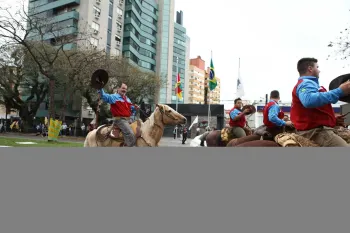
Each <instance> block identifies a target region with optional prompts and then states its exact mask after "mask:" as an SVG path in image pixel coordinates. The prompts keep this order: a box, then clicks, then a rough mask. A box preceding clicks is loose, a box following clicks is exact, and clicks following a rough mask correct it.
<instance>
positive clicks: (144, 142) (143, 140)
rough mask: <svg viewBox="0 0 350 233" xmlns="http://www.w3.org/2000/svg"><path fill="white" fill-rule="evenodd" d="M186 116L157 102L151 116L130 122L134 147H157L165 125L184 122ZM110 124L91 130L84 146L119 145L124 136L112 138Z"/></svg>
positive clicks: (121, 143) (122, 141)
mask: <svg viewBox="0 0 350 233" xmlns="http://www.w3.org/2000/svg"><path fill="white" fill-rule="evenodd" d="M185 123H186V118H185V117H184V116H183V115H181V114H180V113H178V112H177V111H175V110H174V109H172V108H171V107H169V106H167V105H162V104H157V107H156V109H155V110H154V112H153V113H152V114H151V116H150V117H149V118H148V119H147V120H146V121H145V122H144V123H142V122H141V121H140V120H139V121H135V122H134V123H132V124H131V128H132V129H133V131H134V133H135V136H136V147H157V146H158V143H159V141H160V139H161V138H162V136H163V133H164V126H165V125H178V124H185ZM110 131H111V126H108V125H102V126H100V127H99V128H97V129H94V130H93V131H91V132H90V133H89V134H88V135H87V136H86V139H85V142H84V147H121V146H122V145H123V144H124V138H123V135H122V133H120V135H119V138H117V139H112V138H111V137H110V136H109V134H110Z"/></svg>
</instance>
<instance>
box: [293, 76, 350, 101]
mask: <svg viewBox="0 0 350 233" xmlns="http://www.w3.org/2000/svg"><path fill="white" fill-rule="evenodd" d="M301 79H303V80H304V81H303V82H302V83H300V84H299V85H298V87H297V89H296V94H297V96H298V98H299V99H300V102H301V103H302V105H303V106H304V107H305V108H318V107H322V106H324V105H326V104H335V103H337V102H338V100H339V98H340V97H342V96H343V95H344V92H343V91H342V90H341V89H340V88H339V87H338V88H336V89H333V90H331V91H328V92H319V89H320V85H319V82H318V78H316V77H313V76H302V77H300V78H299V79H298V80H301Z"/></svg>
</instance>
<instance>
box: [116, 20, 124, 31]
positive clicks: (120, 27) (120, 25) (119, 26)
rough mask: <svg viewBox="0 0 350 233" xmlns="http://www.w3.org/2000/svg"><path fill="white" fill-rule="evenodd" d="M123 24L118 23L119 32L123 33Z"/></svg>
mask: <svg viewBox="0 0 350 233" xmlns="http://www.w3.org/2000/svg"><path fill="white" fill-rule="evenodd" d="M122 27H123V26H122V24H121V23H119V22H117V30H118V31H121V30H122Z"/></svg>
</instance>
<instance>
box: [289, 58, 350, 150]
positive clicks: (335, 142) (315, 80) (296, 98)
mask: <svg viewBox="0 0 350 233" xmlns="http://www.w3.org/2000/svg"><path fill="white" fill-rule="evenodd" d="M297 68H298V72H299V74H300V77H299V79H298V82H297V84H296V85H295V86H294V89H293V92H292V108H291V114H290V115H291V120H292V122H293V124H294V126H295V128H296V130H297V134H299V135H300V136H303V137H305V138H307V139H310V140H313V141H315V142H316V143H317V144H319V145H320V146H321V147H348V146H349V145H348V143H347V142H346V141H345V140H343V139H342V138H341V137H339V136H338V135H336V134H335V133H334V127H335V126H337V125H343V124H344V115H342V116H339V117H336V116H335V114H334V110H333V107H332V105H331V104H332V103H333V104H335V103H336V102H338V100H339V98H341V97H343V96H346V95H348V94H350V81H347V82H345V83H343V84H341V85H340V86H339V87H338V88H336V89H334V90H331V91H328V92H327V90H326V89H325V88H324V87H322V86H320V85H319V73H320V71H319V69H318V64H317V60H316V59H315V58H302V59H300V60H299V61H298V64H297Z"/></svg>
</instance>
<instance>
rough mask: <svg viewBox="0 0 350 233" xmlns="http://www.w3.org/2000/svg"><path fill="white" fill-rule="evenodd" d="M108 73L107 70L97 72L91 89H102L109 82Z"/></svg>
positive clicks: (93, 76) (93, 75)
mask: <svg viewBox="0 0 350 233" xmlns="http://www.w3.org/2000/svg"><path fill="white" fill-rule="evenodd" d="M108 79H109V78H108V73H107V71H105V70H102V69H99V70H96V71H95V72H94V73H93V74H92V76H91V82H90V84H91V87H92V88H95V89H98V90H99V89H102V88H103V87H104V86H105V85H106V84H107V82H108Z"/></svg>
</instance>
